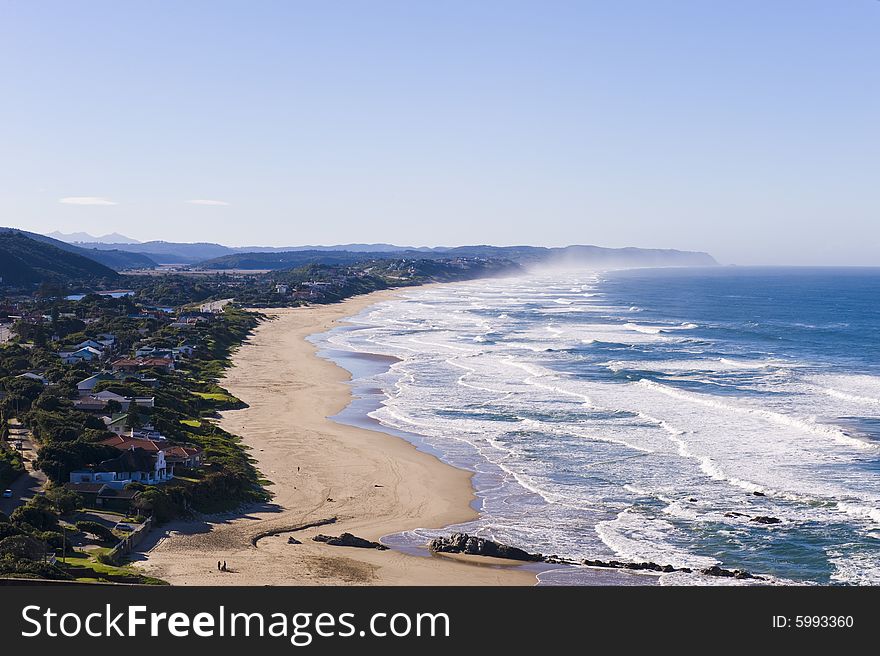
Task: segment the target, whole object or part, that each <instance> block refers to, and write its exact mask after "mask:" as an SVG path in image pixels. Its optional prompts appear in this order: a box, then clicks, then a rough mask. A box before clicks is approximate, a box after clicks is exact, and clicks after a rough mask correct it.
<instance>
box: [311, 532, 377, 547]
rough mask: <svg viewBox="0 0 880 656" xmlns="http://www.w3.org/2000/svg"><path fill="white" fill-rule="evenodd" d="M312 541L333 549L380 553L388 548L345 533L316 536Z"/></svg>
mask: <svg viewBox="0 0 880 656" xmlns="http://www.w3.org/2000/svg"><path fill="white" fill-rule="evenodd" d="M312 540H314V541H315V542H324V543H325V544H329V545H330V546H332V547H357V548H359V549H378V550H379V551H385V550H386V549H387V548H388V547H386V546H385V545H384V544H381V543H380V542H372V541H371V540H365V539H364V538H359V537H358V536H356V535H352V534H351V533H343V534H342V535H339V536H335V537H334V536H332V535H316V536H315V537H313V538H312Z"/></svg>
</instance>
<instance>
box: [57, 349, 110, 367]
mask: <svg viewBox="0 0 880 656" xmlns="http://www.w3.org/2000/svg"><path fill="white" fill-rule="evenodd" d="M102 355H103V353H102V352H101V351H99V350H98V349H96V348H92V347H91V346H86V347H84V348H81V349H77V350H75V351H61V352H59V353H58V357H59V358H61V361H62V362H63V363H64V364H76V363H77V362H83V361H85V362H91V361H92V360H97V359H99V358H100V357H101V356H102Z"/></svg>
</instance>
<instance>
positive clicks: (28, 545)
mask: <svg viewBox="0 0 880 656" xmlns="http://www.w3.org/2000/svg"><path fill="white" fill-rule="evenodd" d="M45 553H46V543H45V542H41V541H40V540H37V539H35V538H32V537H30V536H28V535H12V536H10V537H8V538H3V539H2V540H0V557H3V556H11V557H13V558H23V559H25V560H41V559H42V558H43V555H44V554H45Z"/></svg>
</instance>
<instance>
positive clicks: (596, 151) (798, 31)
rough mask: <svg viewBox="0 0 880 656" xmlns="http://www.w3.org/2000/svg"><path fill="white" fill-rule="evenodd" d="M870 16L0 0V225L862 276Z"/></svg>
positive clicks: (872, 93) (731, 3) (873, 95)
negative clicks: (595, 253) (509, 250)
mask: <svg viewBox="0 0 880 656" xmlns="http://www.w3.org/2000/svg"><path fill="white" fill-rule="evenodd" d="M878 82H880V2H877V1H876V0H700V1H687V0H641V1H640V0H604V1H602V2H599V1H589V0H583V1H581V2H558V1H553V0H550V1H548V0H541V1H537V0H536V1H534V2H513V1H504V2H500V1H499V2H489V1H479V0H470V1H462V2H459V1H442V2H441V1H436V0H435V1H431V2H427V1H423V2H419V1H414V0H409V1H400V2H387V1H382V0H371V1H367V0H363V1H359V2H333V1H330V0H328V1H326V2H324V1H320V2H319V1H314V2H298V1H294V0H289V1H281V0H279V1H276V2H270V1H267V0H262V1H261V0H247V1H245V0H240V1H230V0H210V1H193V0H188V1H185V2H179V1H174V2H165V1H156V0H152V1H150V2H121V1H119V0H110V1H106V2H103V1H94V0H81V1H78V2H70V1H67V0H62V1H49V0H14V1H12V0H0V225H12V226H16V227H21V228H24V229H29V230H34V231H37V232H48V231H52V230H61V231H63V232H73V231H87V232H90V233H92V234H103V233H106V232H112V231H118V232H121V233H124V234H126V235H129V236H131V237H134V238H137V239H141V240H148V239H165V240H169V241H216V242H221V243H226V244H229V245H254V244H258V245H276V246H281V245H297V244H333V243H345V242H380V241H382V242H392V243H397V244H404V245H417V246H418V245H457V244H473V243H493V244H502V245H504V244H520V243H522V244H526V243H527V244H537V245H563V244H570V243H591V244H598V245H603V246H626V245H632V246H646V247H672V248H682V249H698V250H707V251H709V252H711V253H713V254H714V255H716V257H718V258H719V259H720V260H722V261H724V262H734V263H743V264H748V263H787V264H794V263H801V264H803V263H816V264H831V263H837V264H877V265H880V248H878V244H880V179H878V178H880V102H878V101H880V84H878Z"/></svg>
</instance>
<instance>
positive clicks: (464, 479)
mask: <svg viewBox="0 0 880 656" xmlns="http://www.w3.org/2000/svg"><path fill="white" fill-rule="evenodd" d="M398 293H400V291H399V290H389V291H381V292H374V293H372V294H367V295H364V296H358V297H354V298H351V299H347V300H346V301H343V302H341V303H336V304H332V305H324V306H309V307H302V308H288V309H280V310H269V311H267V312H266V314H268V315H270V316H272V320H270V321H266V322H264V323H263V324H261V325H260V326H259V327H258V328H257V329H256V331H255V333H254V335H253V336H252V337H251V339H250V340H248V342H246V343H245V344H244V345H242V346H241V348H240V349H239V350H238V351H237V352H236V353H235V354H234V356H233V359H232V361H233V366H232V367H231V368H230V369H229V370H228V372H227V375H226V377H225V379H224V380H223V381H222V384H223V385H224V386H225V387H226V388H227V389H229V391H230V392H231V393H232V394H234V395H235V396H237V397H238V398H240V399H242V400H243V401H245V402H246V403H248V405H249V407H248V408H245V409H242V410H234V411H229V412H224V413H222V414H223V416H222V419H221V421H220V424H221V426H222V427H223V428H224V429H226V430H228V431H230V432H232V433H235V434H237V435H240V436H241V437H242V439H243V441H244V443H245V444H246V445H247V446H248V447H250V448H251V449H252V450H251V455H252V456H253V458H254V459H255V461H256V462H255V464H256V466H257V467H258V468H259V469H260V471H261V472H262V473H263V475H264V476H265V477H266V478H267V479H268V480H270V481H272V485H271V486H269V489H270V490H271V491H272V492H273V494H274V495H275V497H274V499H273V500H272V502H271V503H269V504H265V505H263V506H260V507H257V508H248V509H246V510H245V512H244V513H243V514H237V515H236V514H229V515H224V516H213V517H209V518H205V520H204V521H189V522H174V523H172V524H170V525H168V526H166V527H164V530H163V531H161V532H159V531H157V532H155V535H153V536H151V537H150V538H148V540H146V541H145V543H144V544H143V545H142V549H143V550H146V552H145V553H143V554H142V555H141V556H140V561H139V563H138V564H139V566H140V567H142V568H143V569H144V570H145V571H146V572H147V573H148V574H149V575H151V576H156V577H158V578H162V579H164V580H166V581H168V582H170V583H172V584H178V585H309V584H317V585H335V584H359V585H534V584H535V583H536V579H535V573H534V572H532V571H528V570H526V569H523V568H521V567H518V566H515V565H516V564H515V563H511V564H510V565H507V564H499V563H494V562H489V561H485V560H480V559H466V560H456V559H449V558H443V557H423V556H417V555H412V554H408V553H403V552H399V551H393V550H388V551H377V550H369V549H357V548H347V547H332V546H328V545H325V544H323V543H318V542H314V541H313V540H312V539H311V538H312V537H313V536H314V535H316V534H318V533H329V534H333V535H337V534H339V533H342V532H350V533H354V534H355V535H358V536H360V537H364V538H368V539H371V540H378V539H379V538H380V537H382V536H383V535H387V534H391V533H399V532H403V531H407V530H412V529H415V528H424V527H431V528H439V527H443V526H448V525H451V524H457V523H461V522H466V521H469V520H472V519H474V518H475V517H476V512H475V511H474V509H473V508H472V507H471V502H472V501H473V500H474V494H473V488H472V486H471V481H470V479H471V474H470V473H469V472H466V471H463V470H460V469H457V468H454V467H452V466H450V465H447V464H445V463H443V462H441V461H440V460H438V459H437V458H435V457H434V456H432V455H430V454H427V453H424V452H421V451H419V450H417V449H416V447H414V446H413V445H412V444H410V443H409V442H406V441H405V440H403V439H401V438H399V437H396V436H393V435H390V434H388V433H385V432H381V431H373V430H368V429H366V428H362V427H355V426H350V425H346V424H341V423H338V422H335V421H333V420H331V419H329V417H332V416H334V415H337V414H338V413H339V412H340V411H342V410H343V409H344V408H345V407H347V406H348V404H349V403H350V402H351V400H352V392H351V388H350V386H349V385H348V384H347V383H348V381H349V380H350V376H349V373H348V372H347V371H346V370H344V369H342V368H341V367H339V366H337V365H336V364H334V363H332V362H330V361H328V360H325V359H323V358H321V357H319V356H318V355H317V350H318V349H317V347H316V346H315V345H313V344H312V343H311V342H309V341H308V340H307V337H309V336H310V335H313V334H316V333H320V332H324V331H326V330H329V329H330V328H332V327H334V326H336V325H339V324H340V323H342V322H344V320H345V319H347V318H349V317H351V316H353V315H355V314H357V313H359V312H360V311H362V310H363V309H364V308H366V307H368V306H370V305H373V304H375V303H378V302H381V301H384V300H388V299H390V298H393V297H394V295H396V294H398ZM329 520H334V523H333V524H331V525H327V524H325V525H319V526H314V525H313V526H310V527H309V528H302V529H298V530H293V529H295V528H297V527H302V526H306V525H310V524H316V523H321V522H327V521H329ZM267 534H270V535H268V536H267V537H259V536H260V535H267ZM288 537H294V538H295V539H296V540H298V541H300V542H301V544H288ZM218 561H226V562H227V566H228V569H230V570H231V571H230V572H228V573H220V572H218V571H217V562H218Z"/></svg>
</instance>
